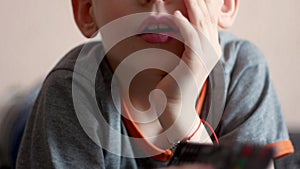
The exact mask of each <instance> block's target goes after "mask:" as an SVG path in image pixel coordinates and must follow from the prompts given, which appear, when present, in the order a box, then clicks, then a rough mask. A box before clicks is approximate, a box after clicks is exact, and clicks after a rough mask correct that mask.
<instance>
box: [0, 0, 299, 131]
mask: <svg viewBox="0 0 300 169" xmlns="http://www.w3.org/2000/svg"><path fill="white" fill-rule="evenodd" d="M299 16H300V1H299V0H286V1H279V0H263V1H262V0H241V8H240V13H239V16H238V18H237V22H236V24H235V25H234V27H233V28H232V29H231V31H232V32H234V33H235V34H237V35H239V36H240V37H244V38H247V39H250V40H251V41H253V42H254V43H255V44H256V45H257V46H258V47H259V48H260V49H262V51H263V52H264V53H265V55H266V58H267V60H268V62H269V65H270V69H271V73H272V78H273V81H274V83H275V86H276V88H277V90H278V94H279V97H280V100H281V102H282V106H283V110H284V112H285V114H284V116H285V120H286V121H287V123H288V126H289V128H290V129H298V130H299V129H300V112H299V111H298V107H297V105H298V104H300V103H299V100H300V99H299V100H298V98H300V89H299V88H298V87H300V79H299V75H298V74H299V73H300V67H299V66H298V65H299V64H300V58H299V54H300V31H299V26H300V19H298V17H299ZM0 21H1V27H0V38H1V40H0V51H1V55H0V77H1V83H0V106H1V104H3V103H4V101H5V100H7V93H9V92H14V91H15V90H16V89H26V88H28V87H30V86H32V85H33V84H35V83H36V82H37V81H39V79H40V78H41V77H43V76H45V75H46V74H47V72H48V71H49V70H50V69H51V68H52V67H53V66H54V65H55V63H56V62H57V61H58V60H59V59H60V58H61V57H62V55H63V54H65V53H66V52H67V51H68V50H69V49H71V48H72V47H74V46H76V45H77V44H79V43H81V42H83V41H84V40H85V39H84V38H83V37H82V36H81V34H80V33H79V31H78V30H77V28H76V26H75V24H74V21H73V17H72V15H71V5H70V0H51V1H49V0H26V1H3V0H2V1H0ZM297 56H298V57H297Z"/></svg>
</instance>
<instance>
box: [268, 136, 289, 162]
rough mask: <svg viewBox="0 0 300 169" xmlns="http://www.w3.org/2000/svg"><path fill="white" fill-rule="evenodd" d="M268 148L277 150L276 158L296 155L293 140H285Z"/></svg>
mask: <svg viewBox="0 0 300 169" xmlns="http://www.w3.org/2000/svg"><path fill="white" fill-rule="evenodd" d="M266 148H272V149H274V150H275V155H274V158H280V157H283V156H286V155H289V154H292V153H294V147H293V144H292V142H291V140H284V141H280V142H276V143H273V144H269V145H267V146H266Z"/></svg>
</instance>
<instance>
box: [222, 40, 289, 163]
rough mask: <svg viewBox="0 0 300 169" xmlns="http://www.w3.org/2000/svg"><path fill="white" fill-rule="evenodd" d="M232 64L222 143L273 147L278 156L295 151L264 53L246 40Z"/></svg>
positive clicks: (223, 118)
mask: <svg viewBox="0 0 300 169" xmlns="http://www.w3.org/2000/svg"><path fill="white" fill-rule="evenodd" d="M233 65H234V66H232V67H233V68H232V69H231V71H230V72H229V76H230V82H229V85H228V93H227V99H226V103H225V109H224V114H223V116H222V119H221V123H220V128H219V141H220V143H221V144H227V145H234V143H236V142H239V143H251V144H258V145H261V146H271V147H274V148H275V152H276V153H275V158H277V157H281V156H284V155H287V154H290V153H292V152H293V151H294V150H293V145H292V143H291V141H290V140H289V136H288V131H287V128H286V125H285V122H284V119H283V115H282V110H281V107H280V104H279V101H278V97H277V95H276V92H275V89H274V86H273V84H272V82H271V78H270V74H269V70H268V66H267V63H266V61H265V59H264V57H263V55H262V53H261V52H260V51H259V50H258V49H257V48H256V47H255V46H254V45H253V44H251V43H250V42H247V41H246V42H243V43H242V45H241V46H240V48H239V50H238V52H237V57H236V59H235V61H234V63H233Z"/></svg>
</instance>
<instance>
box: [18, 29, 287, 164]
mask: <svg viewBox="0 0 300 169" xmlns="http://www.w3.org/2000/svg"><path fill="white" fill-rule="evenodd" d="M220 44H221V46H222V49H223V56H222V58H221V60H220V61H219V62H218V63H217V65H216V66H215V68H214V69H213V71H212V72H211V73H210V75H209V87H208V91H207V97H206V100H205V103H204V107H203V110H202V113H201V118H203V119H206V121H208V122H209V123H210V124H211V125H212V127H213V128H214V129H215V132H216V133H217V135H218V138H219V141H220V143H221V144H225V145H235V144H236V143H252V144H258V145H270V144H274V143H278V142H283V141H288V140H289V137H288V133H287V129H286V126H285V123H284V120H283V117H282V112H281V108H280V104H279V102H278V99H277V96H276V93H275V90H274V86H273V84H272V82H271V79H270V75H269V70H268V67H267V63H266V61H265V59H264V57H263V55H262V53H261V52H260V51H259V50H258V49H257V48H256V47H255V46H254V45H253V44H251V43H250V42H248V41H245V40H241V39H238V38H236V37H235V36H233V35H231V34H230V33H227V32H220ZM84 46H85V47H84V49H83V45H81V46H78V47H76V48H74V49H73V50H72V51H70V52H69V53H68V54H67V55H66V56H65V57H64V58H63V59H62V60H61V61H60V62H59V63H58V64H57V65H56V66H55V68H54V69H53V70H52V71H51V72H50V73H49V74H48V76H47V77H46V79H45V81H44V84H43V86H42V89H41V91H40V93H39V96H38V98H37V100H36V103H35V105H34V107H33V111H32V114H31V117H30V119H29V120H28V122H27V126H26V129H25V133H24V136H23V139H22V144H21V146H20V150H19V154H18V159H17V168H33V169H35V168H36V169H41V168H58V169H61V168H155V167H160V166H165V165H166V162H160V161H156V160H154V159H153V158H151V157H144V158H131V157H124V156H120V154H123V152H125V151H126V153H125V154H126V155H128V154H130V153H131V154H136V153H137V152H143V151H142V150H140V149H139V147H138V146H137V145H136V143H134V142H132V141H131V140H128V139H127V137H121V136H117V135H116V133H115V131H117V133H121V134H123V135H125V136H127V135H128V133H127V130H126V127H125V126H124V124H123V122H122V118H121V115H120V113H119V111H120V109H121V105H120V99H119V98H118V97H117V99H116V100H114V101H115V102H113V99H112V96H111V95H112V94H111V93H116V95H118V92H117V91H118V87H117V86H115V85H111V82H112V76H113V72H112V70H111V68H110V66H109V65H108V63H107V61H106V60H105V59H104V60H103V61H102V62H101V64H100V66H99V69H98V70H97V72H96V74H95V75H96V76H93V75H91V76H90V77H87V76H86V74H89V71H93V70H92V68H90V66H87V67H83V68H82V67H81V68H79V69H78V68H77V67H76V66H75V63H76V65H77V59H78V56H79V55H81V56H82V55H83V56H84V55H88V56H86V57H82V58H79V59H83V60H85V59H92V60H93V59H94V60H95V63H96V62H97V61H99V59H98V58H97V57H96V56H95V55H90V52H91V51H92V53H103V48H102V46H101V42H93V43H89V44H86V45H84ZM89 57H92V58H89ZM91 67H92V66H91ZM78 70H80V71H78ZM82 72H85V73H82ZM93 78H94V80H93ZM94 82H96V83H94ZM75 94H76V99H74V95H75ZM94 98H96V99H94ZM77 105H80V106H79V107H78V106H77ZM98 109H99V110H101V114H97V113H95V112H99V110H98ZM79 119H85V120H87V121H88V122H89V124H86V125H84V126H83V125H82V123H84V122H87V121H84V120H83V121H80V120H79ZM103 119H104V120H105V123H106V124H109V126H111V127H112V128H113V130H106V129H107V128H106V127H107V126H105V125H103V124H102V122H103ZM101 120H102V121H101ZM87 130H88V131H87ZM87 133H88V134H87ZM97 139H98V140H97ZM99 144H101V145H105V148H102V147H103V146H102V147H101V146H99ZM280 148H282V149H284V147H280ZM111 150H112V151H113V152H114V153H111V152H112V151H111Z"/></svg>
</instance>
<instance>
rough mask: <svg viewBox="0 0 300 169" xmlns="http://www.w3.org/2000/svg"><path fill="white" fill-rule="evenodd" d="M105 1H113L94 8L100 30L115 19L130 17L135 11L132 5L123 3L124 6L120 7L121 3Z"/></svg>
mask: <svg viewBox="0 0 300 169" xmlns="http://www.w3.org/2000/svg"><path fill="white" fill-rule="evenodd" d="M105 1H112V2H106V3H102V4H101V3H99V4H97V6H96V7H95V8H94V11H95V12H94V14H95V17H96V22H97V25H98V27H99V28H100V27H102V26H104V25H105V24H107V23H109V22H111V21H113V20H115V19H118V18H121V17H123V16H126V15H129V14H130V13H132V11H133V10H132V9H131V8H130V5H131V4H128V3H121V4H122V5H120V1H115V0H105Z"/></svg>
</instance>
